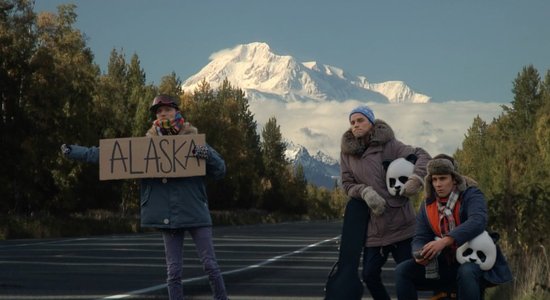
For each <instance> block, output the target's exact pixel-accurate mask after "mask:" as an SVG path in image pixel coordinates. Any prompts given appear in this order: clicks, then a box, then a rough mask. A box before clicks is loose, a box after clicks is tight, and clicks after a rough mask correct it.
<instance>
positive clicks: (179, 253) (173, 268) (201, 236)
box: [162, 227, 228, 300]
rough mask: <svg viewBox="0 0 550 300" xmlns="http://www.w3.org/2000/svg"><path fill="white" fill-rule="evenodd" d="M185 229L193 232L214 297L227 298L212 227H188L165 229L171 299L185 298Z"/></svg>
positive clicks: (165, 249) (163, 233) (224, 299)
mask: <svg viewBox="0 0 550 300" xmlns="http://www.w3.org/2000/svg"><path fill="white" fill-rule="evenodd" d="M185 231H187V232H189V234H191V237H192V238H193V241H194V242H195V246H196V248H197V253H198V254H199V258H200V260H201V262H202V266H203V270H204V271H205V272H206V274H207V275H208V280H209V281H210V287H211V288H212V294H213V299H215V300H227V299H228V298H227V295H226V292H225V284H224V281H223V277H222V274H221V271H220V267H219V266H218V262H217V261H216V255H215V254H214V245H213V243H212V227H195V228H187V229H174V230H163V231H162V238H163V239H164V252H165V254H166V269H167V274H168V279H167V282H168V295H169V296H170V300H183V285H182V282H181V278H182V271H183V239H184V236H185Z"/></svg>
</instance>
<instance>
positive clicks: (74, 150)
mask: <svg viewBox="0 0 550 300" xmlns="http://www.w3.org/2000/svg"><path fill="white" fill-rule="evenodd" d="M61 152H62V153H63V155H64V156H65V157H67V158H69V159H74V160H78V161H83V162H87V163H94V164H97V163H99V148H98V147H84V146H79V145H66V144H63V145H61Z"/></svg>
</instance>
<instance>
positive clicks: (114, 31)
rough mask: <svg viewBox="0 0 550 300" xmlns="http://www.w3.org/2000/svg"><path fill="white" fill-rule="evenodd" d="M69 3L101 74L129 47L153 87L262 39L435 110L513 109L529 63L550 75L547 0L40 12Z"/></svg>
mask: <svg viewBox="0 0 550 300" xmlns="http://www.w3.org/2000/svg"><path fill="white" fill-rule="evenodd" d="M63 3H75V4H76V5H77V10H76V12H77V14H78V19H77V23H76V27H77V28H78V29H80V30H81V31H82V32H83V33H84V34H86V36H87V38H88V45H89V46H90V48H91V49H92V51H93V53H94V54H95V59H96V63H97V64H99V65H100V66H101V68H102V70H105V66H106V64H107V62H108V59H109V55H110V52H111V50H112V49H113V48H115V49H117V50H119V51H120V50H121V49H122V51H123V52H124V53H125V54H126V57H127V58H130V57H131V55H132V54H134V53H136V54H137V55H138V56H139V58H140V61H141V66H142V68H143V69H144V71H145V72H146V75H147V81H148V82H149V83H156V84H158V83H159V81H160V78H161V77H162V76H164V75H167V74H169V73H171V72H172V71H174V72H176V74H177V75H178V76H179V77H180V78H181V79H182V80H185V79H186V78H188V77H189V76H191V75H193V74H195V73H197V72H198V71H199V70H200V69H201V68H202V67H203V66H205V65H206V64H207V63H208V62H209V56H210V55H211V54H212V53H214V52H217V51H219V50H222V49H225V48H232V47H234V46H235V45H238V44H244V43H250V42H256V41H258V42H266V43H268V44H269V45H270V47H271V49H272V51H274V52H275V53H276V54H279V55H292V56H294V57H295V58H296V59H297V60H298V61H302V62H304V61H311V60H315V61H318V62H320V63H323V64H328V65H332V66H335V67H339V68H342V69H344V70H345V71H347V72H349V73H351V74H353V75H363V76H366V77H367V78H368V80H369V81H371V82H382V81H388V80H402V81H404V82H405V83H407V84H408V85H409V86H410V87H411V88H413V89H414V90H415V91H418V92H421V93H424V94H427V95H429V96H431V97H433V98H434V100H435V101H447V100H474V101H481V102H500V103H509V102H510V101H512V97H513V95H512V92H511V89H512V82H513V80H514V79H515V78H516V76H517V74H518V73H519V72H520V71H521V69H522V68H523V67H524V66H526V65H529V64H533V65H534V66H535V67H536V68H537V69H538V70H539V72H540V73H541V75H542V76H544V74H546V72H547V70H548V69H550V1H546V0H529V1H519V0H487V1H471V0H463V1H450V0H417V1H406V0H403V1H395V0H383V1H367V0H350V1H346V0H344V1H329V0H277V1H273V0H226V1H214V0H200V1H199V0H196V1H191V0H189V1H181V0H155V1H153V0H87V1H85V0H82V1H75V0H73V1H70V0H66V1H61V0H36V4H35V10H36V11H43V10H48V11H56V7H57V5H59V4H63Z"/></svg>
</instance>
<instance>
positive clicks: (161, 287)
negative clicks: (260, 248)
mask: <svg viewBox="0 0 550 300" xmlns="http://www.w3.org/2000/svg"><path fill="white" fill-rule="evenodd" d="M339 238H340V236H339V235H338V236H336V237H333V238H330V239H327V240H323V241H320V242H317V243H314V244H311V245H307V246H305V247H303V248H300V249H298V250H296V251H292V252H289V253H287V254H283V255H277V256H274V257H272V258H269V259H266V260H264V261H262V262H260V263H257V264H253V265H250V266H246V267H243V268H240V269H235V270H230V271H225V272H222V275H229V274H236V273H241V272H245V271H248V270H252V269H257V268H260V267H262V266H265V265H267V264H271V263H274V262H276V261H278V260H280V259H283V258H285V257H288V256H292V255H296V254H300V253H303V252H306V251H307V250H309V249H311V248H314V247H317V246H319V245H322V244H325V243H329V242H332V241H334V240H337V239H339ZM207 278H208V276H207V275H204V276H199V277H193V278H188V279H185V280H182V283H190V282H194V281H199V280H203V279H207ZM166 285H167V284H166V283H164V284H159V285H155V286H151V287H148V288H144V289H141V290H135V291H131V292H127V293H124V294H120V295H113V296H107V297H104V298H100V299H101V300H104V299H124V298H128V297H131V296H133V295H139V294H144V293H148V292H153V291H157V290H160V289H165V288H166Z"/></svg>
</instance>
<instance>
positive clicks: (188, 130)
mask: <svg viewBox="0 0 550 300" xmlns="http://www.w3.org/2000/svg"><path fill="white" fill-rule="evenodd" d="M198 133H199V130H198V129H197V127H195V126H193V125H191V123H189V122H185V123H184V124H183V127H182V128H181V130H180V132H179V133H178V135H184V134H198ZM145 136H158V134H157V130H156V129H155V125H153V126H151V128H149V130H147V133H146V134H145Z"/></svg>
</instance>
